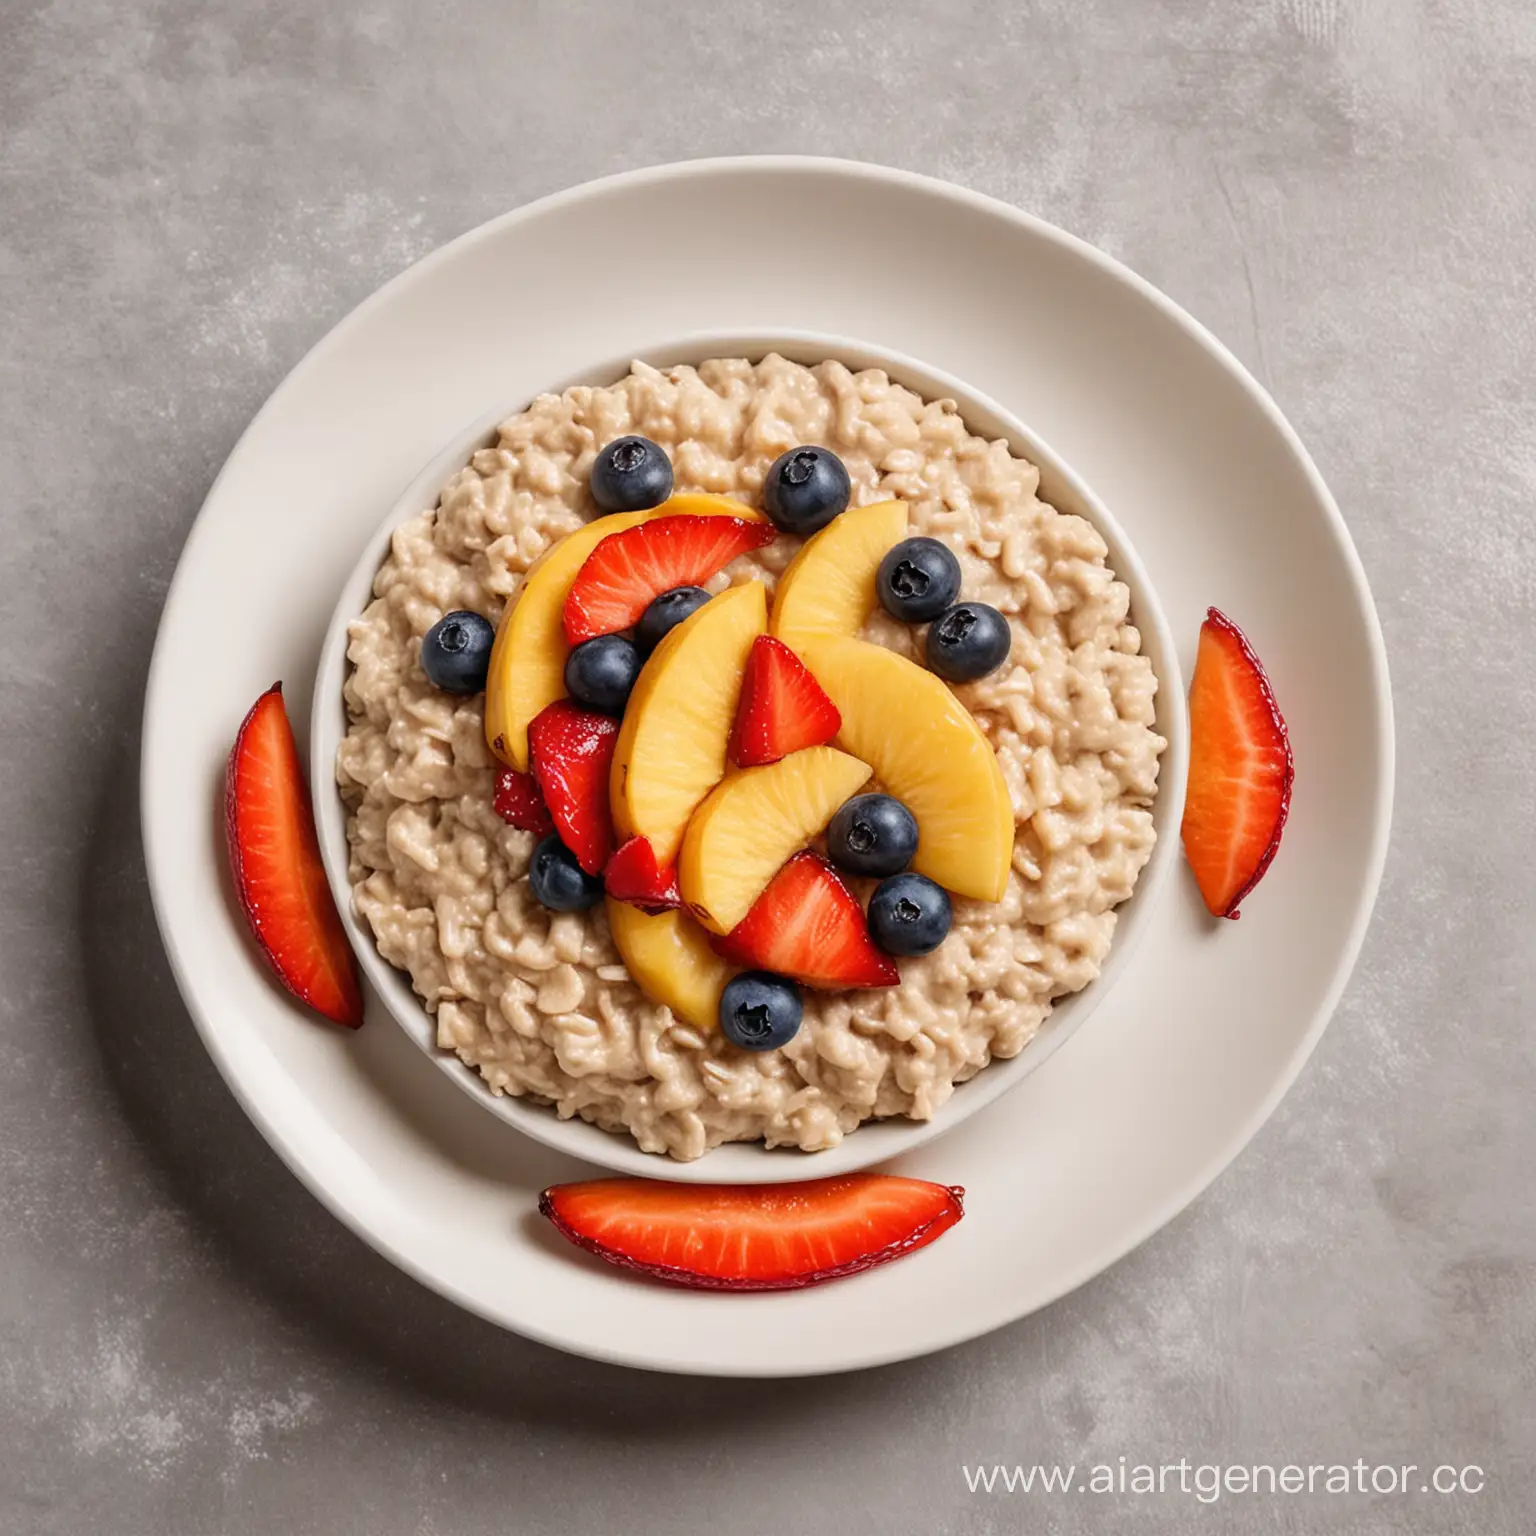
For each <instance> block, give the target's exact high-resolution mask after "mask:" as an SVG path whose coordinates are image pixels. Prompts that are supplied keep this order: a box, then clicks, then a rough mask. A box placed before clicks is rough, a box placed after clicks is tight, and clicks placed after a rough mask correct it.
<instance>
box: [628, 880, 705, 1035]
mask: <svg viewBox="0 0 1536 1536" xmlns="http://www.w3.org/2000/svg"><path fill="white" fill-rule="evenodd" d="M607 911H608V931H609V933H611V934H612V935H613V945H614V948H615V949H617V950H618V952H619V958H620V959H621V960H622V961H623V962H624V965H625V968H626V969H627V970H628V971H629V974H630V976H631V977H632V978H633V980H634V983H635V985H636V986H637V987H639V988H640V990H641V991H642V992H644V993H645V995H646V996H647V997H648V998H650V1000H651V1001H652V1002H653V1003H660V1004H661V1005H662V1006H663V1007H665V1008H670V1009H671V1010H672V1012H673V1013H675V1014H676V1015H677V1016H678V1018H680V1019H682V1020H683V1022H684V1023H686V1024H691V1025H693V1027H694V1028H695V1029H697V1030H701V1031H703V1032H704V1033H706V1034H708V1033H710V1032H712V1031H713V1030H714V1029H715V1027H716V1025H717V1023H718V1022H719V1015H720V996H721V993H722V992H723V991H724V989H725V984H726V983H727V982H728V981H729V980H730V979H731V967H730V966H729V965H728V964H727V963H726V962H725V961H724V960H722V959H721V958H720V956H719V955H717V954H716V953H715V952H714V950H712V949H711V948H710V947H709V935H708V934H706V933H705V932H704V930H703V929H702V928H701V927H699V925H698V924H697V923H696V922H694V920H693V919H692V918H691V917H690V916H689V915H688V914H687V913H686V912H681V911H674V912H658V913H650V912H642V911H641V910H640V908H639V907H635V906H631V905H629V904H628V903H627V902H623V901H616V900H614V898H613V897H612V896H610V897H609V898H608V905H607Z"/></svg>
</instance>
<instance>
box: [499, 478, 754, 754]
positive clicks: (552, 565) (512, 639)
mask: <svg viewBox="0 0 1536 1536" xmlns="http://www.w3.org/2000/svg"><path fill="white" fill-rule="evenodd" d="M679 515H690V516H694V517H742V518H746V519H748V520H749V521H751V522H762V521H764V518H763V514H762V513H761V512H758V511H755V510H754V509H753V508H751V507H749V506H747V505H746V504H745V503H744V502H740V501H734V500H732V498H731V497H729V496H714V495H710V494H708V493H705V492H698V491H687V492H684V493H682V494H681V495H677V496H673V497H671V498H670V499H669V500H667V501H664V502H663V503H662V504H661V505H660V506H659V507H651V508H648V509H647V510H646V511H644V512H615V513H613V514H611V515H610V516H608V517H599V518H595V519H594V520H593V521H592V522H590V523H587V524H585V525H584V526H583V527H580V528H578V529H576V531H575V532H574V533H569V534H567V535H566V536H565V537H564V538H563V539H561V540H560V541H559V542H558V543H556V544H554V545H553V546H551V547H550V548H549V549H547V550H546V551H545V552H544V554H543V555H541V556H540V557H539V559H538V560H537V561H535V562H534V564H533V565H532V566H531V567H530V568H529V570H528V574H527V575H526V576H524V578H523V584H522V587H521V588H520V589H519V590H518V592H517V593H516V595H515V596H514V597H513V599H512V603H511V605H510V606H509V607H508V609H507V611H506V612H505V613H504V614H503V615H502V619H501V627H500V629H498V630H497V632H496V643H495V645H494V646H493V647H492V648H491V665H490V671H489V673H488V674H487V676H486V681H485V739H486V742H487V744H488V745H489V746H490V749H491V751H492V752H494V753H495V754H496V756H497V757H499V758H500V759H501V760H502V762H504V763H509V764H510V765H511V766H512V767H514V768H517V769H519V770H521V771H523V772H526V771H527V768H528V722H529V721H530V720H532V719H533V717H534V716H535V715H536V714H538V712H539V711H540V710H541V709H543V708H544V706H545V705H546V704H553V703H554V702H555V700H556V699H563V698H564V697H565V658H566V657H567V656H568V655H570V647H569V645H567V644H566V639H565V630H564V628H563V626H562V623H561V618H562V615H563V614H564V612H565V599H566V597H567V596H568V595H569V593H570V590H571V584H572V582H574V581H575V580H576V573H577V572H578V571H580V569H581V567H582V565H583V564H584V563H585V561H586V558H587V556H588V555H590V554H591V553H592V551H593V550H594V549H596V548H597V546H598V545H599V544H600V543H601V542H602V541H603V540H604V539H606V538H607V537H608V535H609V534H610V533H622V532H623V531H624V530H625V529H626V528H633V527H635V526H636V525H637V524H639V523H645V522H649V521H650V520H651V519H652V518H655V517H675V516H679Z"/></svg>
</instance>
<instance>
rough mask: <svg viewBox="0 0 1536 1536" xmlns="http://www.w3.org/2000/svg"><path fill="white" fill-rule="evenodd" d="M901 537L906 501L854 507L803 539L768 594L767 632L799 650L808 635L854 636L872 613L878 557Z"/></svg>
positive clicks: (882, 555) (876, 599)
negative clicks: (770, 614)
mask: <svg viewBox="0 0 1536 1536" xmlns="http://www.w3.org/2000/svg"><path fill="white" fill-rule="evenodd" d="M906 536H907V505H906V503H905V502H903V501H877V502H873V503H871V504H870V505H869V506H867V507H854V508H853V509H852V510H851V511H848V512H844V513H843V515H842V516H841V517H839V518H837V519H836V520H835V521H834V522H831V523H829V524H828V525H827V526H826V527H825V528H824V529H823V530H822V531H821V532H820V533H818V534H816V535H815V536H814V537H812V538H809V539H807V540H806V541H805V544H804V545H803V546H802V548H801V550H800V553H799V554H797V555H796V556H795V558H794V559H793V560H791V561H790V562H789V565H788V566H787V567H786V569H785V571H784V574H783V575H782V576H781V577H779V584H778V587H777V589H776V590H775V592H774V594H773V621H772V623H771V624H770V626H769V629H770V633H772V634H773V635H774V636H775V637H776V638H777V639H779V640H782V641H783V642H784V643H785V644H786V645H788V646H790V647H792V648H793V649H794V650H797V651H800V650H802V649H803V647H804V643H805V641H806V640H808V639H810V638H811V637H812V636H813V635H856V634H858V632H859V631H860V630H861V629H862V628H863V627H864V621H865V619H867V618H868V617H869V616H870V614H871V613H873V612H874V609H875V604H876V602H877V601H878V596H877V594H876V591H875V578H876V575H877V573H878V572H879V569H880V562H881V561H882V560H883V559H884V558H885V555H886V553H887V551H889V550H890V549H891V547H892V546H893V545H896V544H899V543H900V542H901V541H902V540H903V539H904V538H906Z"/></svg>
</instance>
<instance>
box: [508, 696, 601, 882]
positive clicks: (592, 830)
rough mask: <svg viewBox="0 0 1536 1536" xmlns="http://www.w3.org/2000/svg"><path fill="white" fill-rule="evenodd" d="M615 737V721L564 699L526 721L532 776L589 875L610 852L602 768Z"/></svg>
mask: <svg viewBox="0 0 1536 1536" xmlns="http://www.w3.org/2000/svg"><path fill="white" fill-rule="evenodd" d="M618 739H619V722H618V721H617V720H615V719H613V717H612V716H610V715H600V714H598V713H597V711H596V710H592V709H582V708H581V706H580V705H577V704H573V703H571V701H570V700H569V699H557V700H556V701H555V702H554V703H553V704H551V705H549V706H548V707H547V708H546V709H543V710H541V711H540V712H539V713H538V714H537V715H535V716H534V717H533V720H532V722H531V723H530V724H529V726H528V757H529V760H530V762H531V763H532V765H533V781H534V783H535V784H537V785H538V789H539V793H540V794H541V795H542V796H543V797H544V804H545V805H546V806H548V807H549V814H550V816H551V817H552V818H553V820H554V824H555V831H557V832H558V833H559V834H560V841H561V842H563V843H564V844H565V846H566V847H567V848H569V849H570V850H571V852H572V853H574V854H575V855H576V862H577V863H578V864H580V865H581V867H582V868H583V869H584V870H586V872H587V873H588V874H589V875H596V874H601V873H602V869H603V866H604V865H605V864H606V863H607V862H608V858H609V855H610V854H612V852H613V818H612V817H611V815H610V814H609V810H608V769H609V766H610V765H611V764H612V762H613V749H614V746H615V745H616V744H617V742H618Z"/></svg>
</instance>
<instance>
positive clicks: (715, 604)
mask: <svg viewBox="0 0 1536 1536" xmlns="http://www.w3.org/2000/svg"><path fill="white" fill-rule="evenodd" d="M767 624H768V597H767V593H766V591H765V589H764V587H763V584H762V582H760V581H749V582H746V583H744V584H743V585H742V586H739V587H731V588H729V589H728V590H726V591H724V592H722V593H721V594H720V595H719V596H718V597H714V598H711V599H710V600H709V602H707V603H705V604H704V606H703V607H702V608H700V609H699V610H698V611H697V612H696V613H694V614H692V615H690V616H689V617H688V618H686V619H684V620H683V622H682V623H681V624H679V625H677V626H676V627H675V628H674V629H673V630H672V631H671V632H670V633H669V634H668V635H667V636H666V638H665V639H664V640H663V641H662V642H661V644H660V645H658V646H657V647H656V649H655V650H654V651H653V652H652V653H651V655H650V658H649V660H647V662H646V664H645V666H644V668H642V670H641V673H640V678H639V681H638V682H637V683H636V684H635V688H634V692H633V693H631V694H630V696H629V703H628V705H627V706H626V708H625V711H624V725H623V729H622V730H621V731H620V733H619V744H618V749H617V751H616V752H615V753H614V758H613V814H614V820H615V822H616V823H617V825H618V830H619V834H620V836H622V837H634V836H637V835H638V836H641V837H647V838H649V839H650V842H651V846H652V847H653V848H654V849H655V850H656V857H657V858H658V859H659V860H660V861H661V862H662V863H664V864H665V863H670V862H672V861H673V860H675V859H676V858H677V851H678V849H679V848H680V847H681V846H682V841H683V831H684V829H685V828H686V827H687V825H688V819H689V817H690V816H692V815H693V813H694V811H695V809H696V808H697V807H698V804H699V802H700V801H701V800H702V799H703V798H704V797H705V796H706V795H707V794H708V793H709V792H710V790H711V789H712V788H713V787H714V786H715V785H716V784H717V783H719V781H720V779H721V777H722V776H723V775H724V773H725V767H726V761H725V751H726V746H727V744H728V742H729V741H730V736H731V726H732V724H733V722H734V721H735V719H736V705H737V701H738V699H739V698H740V696H741V680H742V674H743V671H744V669H745V667H746V662H747V653H748V652H749V651H750V650H751V648H752V641H753V640H754V639H755V638H756V637H757V636H758V635H760V634H761V633H762V632H763V630H764V629H766V628H767Z"/></svg>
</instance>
